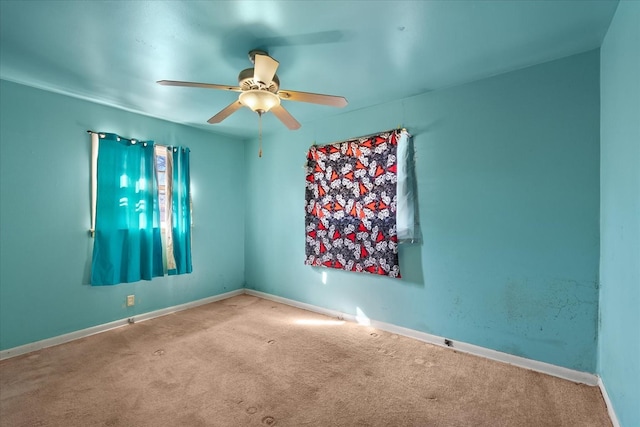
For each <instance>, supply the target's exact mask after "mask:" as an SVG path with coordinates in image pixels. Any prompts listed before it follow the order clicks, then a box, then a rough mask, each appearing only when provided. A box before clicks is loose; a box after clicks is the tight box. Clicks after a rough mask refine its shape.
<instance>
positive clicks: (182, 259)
mask: <svg viewBox="0 0 640 427" xmlns="http://www.w3.org/2000/svg"><path fill="white" fill-rule="evenodd" d="M171 151H172V154H173V155H172V157H173V197H172V201H173V203H172V205H173V206H172V209H173V215H172V216H173V255H174V258H175V261H176V269H175V270H169V274H184V273H191V271H192V266H191V188H190V179H189V149H188V148H186V147H174V148H173V149H172V150H171Z"/></svg>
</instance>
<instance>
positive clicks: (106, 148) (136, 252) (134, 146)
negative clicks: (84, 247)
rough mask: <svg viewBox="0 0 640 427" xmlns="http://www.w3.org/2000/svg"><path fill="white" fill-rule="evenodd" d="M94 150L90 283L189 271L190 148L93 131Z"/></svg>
mask: <svg viewBox="0 0 640 427" xmlns="http://www.w3.org/2000/svg"><path fill="white" fill-rule="evenodd" d="M92 151H93V155H92V159H93V172H92V178H93V180H94V182H93V183H92V189H93V192H94V195H95V197H94V198H93V200H94V202H95V208H94V209H92V213H93V214H94V215H95V217H94V219H93V220H92V224H94V225H95V234H94V239H95V240H94V249H93V259H92V269H91V284H93V285H113V284H117V283H124V282H135V281H139V280H151V279H152V278H153V277H158V276H162V275H166V274H183V273H190V272H191V271H192V266H191V197H190V177H189V172H190V171H189V149H188V148H186V147H164V146H160V145H155V144H154V143H153V141H137V140H135V139H126V138H121V137H119V136H117V135H115V134H95V133H92Z"/></svg>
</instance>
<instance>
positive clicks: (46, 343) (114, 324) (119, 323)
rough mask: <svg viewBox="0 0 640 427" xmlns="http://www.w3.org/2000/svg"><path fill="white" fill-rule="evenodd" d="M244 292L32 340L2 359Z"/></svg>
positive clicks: (3, 354) (4, 353) (4, 352)
mask: <svg viewBox="0 0 640 427" xmlns="http://www.w3.org/2000/svg"><path fill="white" fill-rule="evenodd" d="M244 293H245V292H244V289H237V290H235V291H231V292H226V293H224V294H220V295H215V296H212V297H207V298H203V299H199V300H196V301H191V302H188V303H185V304H180V305H174V306H173V307H167V308H162V309H160V310H155V311H150V312H148V313H143V314H139V315H135V316H131V317H127V318H126V319H120V320H115V321H113V322H109V323H103V324H102V325H97V326H92V327H90V328H86V329H81V330H79V331H74V332H70V333H68V334H64V335H58V336H57V337H53V338H47V339H44V340H40V341H36V342H32V343H29V344H25V345H21V346H18V347H13V348H9V349H7V350H2V351H0V360H4V359H9V358H11V357H16V356H20V355H22V354H26V353H31V352H32V351H36V350H40V349H43V348H47V347H52V346H54V345H58V344H64V343H66V342H69V341H73V340H77V339H80V338H84V337H88V336H90V335H95V334H99V333H101V332H106V331H109V330H111V329H115V328H120V327H122V326H126V325H128V324H129V323H130V322H131V321H133V322H134V323H135V322H143V321H145V320H149V319H154V318H156V317H160V316H166V315H167V314H171V313H176V312H178V311H182V310H187V309H189V308H194V307H198V306H200V305H203V304H209V303H212V302H216V301H220V300H223V299H227V298H231V297H234V296H237V295H242V294H244Z"/></svg>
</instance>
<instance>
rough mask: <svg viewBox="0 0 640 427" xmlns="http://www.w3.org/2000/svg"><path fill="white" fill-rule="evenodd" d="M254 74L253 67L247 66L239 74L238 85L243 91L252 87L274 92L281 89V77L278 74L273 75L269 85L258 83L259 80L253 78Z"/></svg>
mask: <svg viewBox="0 0 640 427" xmlns="http://www.w3.org/2000/svg"><path fill="white" fill-rule="evenodd" d="M253 74H254V71H253V68H246V69H244V70H242V71H240V74H238V86H240V88H241V89H242V90H243V91H245V90H251V89H259V90H268V91H269V92H272V93H277V92H278V89H280V79H279V78H278V76H277V75H276V74H274V75H273V79H272V80H271V82H270V83H269V85H268V86H264V85H262V84H260V83H258V82H257V81H255V80H254V78H253Z"/></svg>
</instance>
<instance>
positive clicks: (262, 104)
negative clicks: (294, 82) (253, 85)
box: [238, 89, 280, 114]
mask: <svg viewBox="0 0 640 427" xmlns="http://www.w3.org/2000/svg"><path fill="white" fill-rule="evenodd" d="M238 99H239V101H240V102H241V103H242V105H246V106H247V107H249V108H251V110H252V111H255V112H256V113H260V114H262V113H266V112H267V111H269V110H270V109H272V108H273V107H275V106H276V105H280V98H279V97H278V95H276V94H275V93H273V92H269V91H268V90H260V89H251V90H246V91H243V92H242V93H241V94H240V96H239V98H238Z"/></svg>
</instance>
